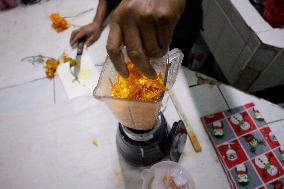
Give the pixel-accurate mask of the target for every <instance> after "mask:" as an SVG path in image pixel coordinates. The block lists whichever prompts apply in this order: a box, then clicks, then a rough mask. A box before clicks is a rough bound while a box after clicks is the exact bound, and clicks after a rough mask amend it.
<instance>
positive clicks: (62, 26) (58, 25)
mask: <svg viewBox="0 0 284 189" xmlns="http://www.w3.org/2000/svg"><path fill="white" fill-rule="evenodd" d="M49 18H50V20H51V21H52V27H53V28H54V29H55V30H56V31H57V32H62V31H64V30H66V29H68V28H69V24H68V22H67V21H66V19H65V18H63V17H62V16H61V15H60V14H59V13H52V14H51V15H49Z"/></svg>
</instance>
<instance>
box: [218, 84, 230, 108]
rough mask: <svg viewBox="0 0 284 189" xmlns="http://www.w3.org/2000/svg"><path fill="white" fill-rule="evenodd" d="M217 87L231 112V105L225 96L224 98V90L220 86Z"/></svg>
mask: <svg viewBox="0 0 284 189" xmlns="http://www.w3.org/2000/svg"><path fill="white" fill-rule="evenodd" d="M216 86H217V88H218V90H219V92H220V94H221V96H222V98H223V99H224V101H225V104H226V106H227V108H228V110H229V111H231V107H230V106H229V103H228V101H227V99H226V98H225V96H224V94H223V92H222V90H221V89H220V87H219V85H216Z"/></svg>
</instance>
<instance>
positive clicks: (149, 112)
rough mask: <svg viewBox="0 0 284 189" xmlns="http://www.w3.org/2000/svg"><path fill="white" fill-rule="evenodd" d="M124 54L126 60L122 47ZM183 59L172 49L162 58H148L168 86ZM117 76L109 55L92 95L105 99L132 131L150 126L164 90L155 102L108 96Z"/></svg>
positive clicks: (156, 114) (121, 121) (155, 116)
mask: <svg viewBox="0 0 284 189" xmlns="http://www.w3.org/2000/svg"><path fill="white" fill-rule="evenodd" d="M123 54H124V59H125V62H127V61H128V59H129V58H128V56H127V53H126V51H125V49H124V51H123ZM182 59H183V54H182V52H181V51H180V50H178V49H173V50H171V51H169V52H168V53H167V54H166V55H165V56H163V57H161V58H158V59H151V60H150V63H151V65H152V66H153V67H154V69H155V71H156V73H158V74H159V73H161V74H162V78H164V83H165V85H166V87H167V88H168V89H170V88H171V87H172V85H173V84H174V82H175V79H176V76H177V73H178V70H179V68H180V65H181V62H182ZM117 78H118V73H117V71H116V70H115V68H114V66H113V64H112V62H111V60H110V58H109V57H107V58H106V60H105V63H104V66H103V69H102V72H101V74H100V78H99V81H98V84H97V86H96V87H95V89H94V97H95V98H96V99H99V100H102V101H104V102H105V103H106V104H107V106H108V107H109V109H110V110H111V111H112V113H113V114H114V115H115V117H116V118H117V119H118V121H119V122H120V123H121V124H122V125H124V126H126V127H129V128H132V129H135V130H148V129H152V128H153V127H154V126H155V123H156V120H157V117H158V115H159V112H160V108H161V105H162V99H163V97H164V93H163V94H161V97H160V99H158V100H156V101H142V100H130V99H121V98H117V97H114V96H111V90H112V85H113V84H114V83H115V82H116V81H117Z"/></svg>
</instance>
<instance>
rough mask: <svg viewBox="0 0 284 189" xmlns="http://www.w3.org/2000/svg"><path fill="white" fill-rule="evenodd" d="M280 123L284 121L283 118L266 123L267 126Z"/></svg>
mask: <svg viewBox="0 0 284 189" xmlns="http://www.w3.org/2000/svg"><path fill="white" fill-rule="evenodd" d="M280 121H284V118H281V119H277V120H274V121H270V122H267V123H266V125H268V124H271V123H276V122H280Z"/></svg>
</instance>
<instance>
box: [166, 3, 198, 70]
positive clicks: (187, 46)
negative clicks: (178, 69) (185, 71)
mask: <svg viewBox="0 0 284 189" xmlns="http://www.w3.org/2000/svg"><path fill="white" fill-rule="evenodd" d="M201 3H202V0H187V4H186V7H185V10H184V12H183V14H182V16H181V18H180V20H179V21H178V23H177V25H176V27H175V30H174V35H173V38H172V42H171V44H170V49H173V48H178V49H180V50H181V51H182V52H183V54H184V58H183V61H182V64H183V65H184V66H187V64H188V61H189V54H190V51H191V48H192V46H193V43H194V41H195V39H196V38H197V36H198V34H199V32H200V30H201V29H202V19H203V12H202V6H201Z"/></svg>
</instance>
